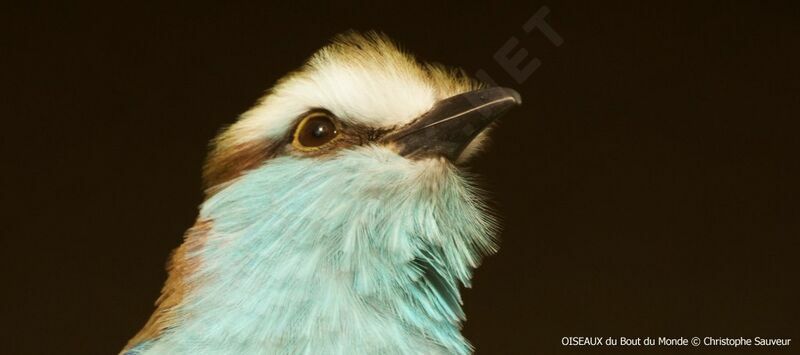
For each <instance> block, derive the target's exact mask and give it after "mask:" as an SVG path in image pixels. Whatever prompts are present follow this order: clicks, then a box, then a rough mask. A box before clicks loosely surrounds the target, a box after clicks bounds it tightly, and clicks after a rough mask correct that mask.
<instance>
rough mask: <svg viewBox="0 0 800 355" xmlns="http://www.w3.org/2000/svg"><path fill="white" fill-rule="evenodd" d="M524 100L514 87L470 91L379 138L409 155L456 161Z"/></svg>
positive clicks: (404, 154)
mask: <svg viewBox="0 0 800 355" xmlns="http://www.w3.org/2000/svg"><path fill="white" fill-rule="evenodd" d="M521 103H522V99H521V98H520V96H519V94H518V93H517V92H516V91H514V90H512V89H507V88H501V87H493V88H488V89H481V90H476V91H470V92H467V93H464V94H460V95H456V96H453V97H450V98H447V99H444V100H442V101H439V102H437V103H436V104H435V105H434V106H433V108H431V110H430V111H428V112H427V113H425V114H424V115H422V116H420V117H419V118H418V119H416V120H415V121H414V122H411V123H410V124H408V125H406V126H404V127H401V128H399V129H397V130H395V131H392V132H390V133H388V134H387V135H386V136H384V137H383V138H381V139H380V141H381V142H383V143H393V144H395V145H396V146H397V149H398V153H399V154H400V155H403V156H406V157H413V158H420V157H427V156H432V155H433V156H436V155H438V156H443V157H445V158H447V159H449V160H451V161H455V160H457V159H458V157H459V156H460V155H461V152H463V151H464V148H466V147H467V145H469V143H470V142H472V140H473V139H475V137H477V136H478V134H480V133H481V132H482V131H483V130H484V129H486V127H487V126H489V124H491V123H492V122H494V120H496V119H497V118H498V117H500V116H502V115H503V114H504V113H506V112H507V111H508V110H509V109H511V108H512V107H515V106H518V105H520V104H521Z"/></svg>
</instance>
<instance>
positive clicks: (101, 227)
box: [0, 1, 800, 354]
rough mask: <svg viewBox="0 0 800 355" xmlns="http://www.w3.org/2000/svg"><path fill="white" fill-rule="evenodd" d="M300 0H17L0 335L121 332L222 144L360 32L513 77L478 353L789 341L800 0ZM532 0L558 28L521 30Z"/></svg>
mask: <svg viewBox="0 0 800 355" xmlns="http://www.w3.org/2000/svg"><path fill="white" fill-rule="evenodd" d="M292 3H294V4H295V6H296V7H291V8H289V7H286V6H285V5H278V4H269V3H266V2H265V3H263V4H261V5H259V6H233V5H223V4H217V5H202V4H197V3H194V4H189V3H187V4H184V5H165V6H142V5H136V6H134V5H130V6H122V5H101V4H88V3H85V4H81V5H66V4H58V3H53V4H42V5H31V4H28V5H8V4H6V5H3V9H2V11H1V12H2V13H3V15H2V17H3V18H2V21H0V23H1V24H0V26H2V48H3V49H2V52H3V54H2V59H0V60H2V61H3V63H2V72H3V74H2V75H3V78H2V82H3V87H4V92H3V93H2V98H1V99H0V100H1V101H2V102H3V110H2V112H3V136H4V138H3V146H5V149H4V150H6V152H5V154H3V155H4V159H3V164H2V166H3V168H2V172H3V173H2V179H3V188H2V190H3V192H2V196H3V199H2V207H3V211H2V216H3V222H2V240H1V241H0V243H1V244H0V253H2V254H0V260H1V261H0V262H2V265H0V267H1V268H2V270H3V277H2V283H3V291H2V292H0V295H2V296H0V297H2V299H1V301H2V303H0V304H1V305H2V308H3V310H2V311H3V313H2V314H3V317H2V323H3V327H4V328H7V329H3V330H2V331H0V334H2V337H3V340H2V344H3V345H2V348H3V350H2V351H1V352H3V353H9V354H27V353H76V354H109V353H114V352H116V351H118V350H119V349H120V348H121V347H122V346H123V344H124V343H125V342H126V340H127V339H128V338H129V337H130V336H131V335H133V334H134V333H135V332H136V331H137V330H138V329H139V327H140V326H142V325H143V323H144V322H145V320H146V318H147V317H148V315H149V314H150V312H151V311H152V304H153V301H154V300H155V299H156V297H157V295H158V292H159V288H160V287H161V284H162V282H163V281H164V278H165V272H164V269H163V267H164V262H165V260H166V258H167V255H168V253H169V251H170V250H171V249H173V248H175V247H176V246H177V245H178V244H179V242H180V240H181V235H182V233H183V231H184V230H185V229H186V228H187V227H189V226H190V225H191V224H192V222H193V219H194V218H195V214H196V211H197V210H196V208H197V205H198V204H199V202H200V201H201V189H200V167H201V163H202V160H203V157H204V153H205V151H206V143H207V141H208V140H209V139H211V138H212V136H213V135H214V134H215V132H216V131H217V130H218V129H219V128H220V127H221V126H222V125H224V124H227V123H230V122H232V121H233V120H234V119H235V117H236V116H237V114H239V113H241V112H242V111H244V110H245V109H247V108H248V107H249V105H251V104H252V103H253V102H254V100H255V99H256V98H257V97H259V95H260V94H261V92H262V91H263V90H264V89H266V88H268V87H269V86H270V85H271V84H272V83H273V82H274V81H275V80H276V79H277V78H279V77H280V76H281V75H283V74H285V73H286V72H288V71H290V70H292V69H293V68H295V67H297V66H298V65H300V64H301V63H302V62H303V61H304V60H305V58H306V57H307V56H309V55H310V54H311V53H312V52H313V51H314V50H316V49H317V48H319V47H320V46H322V45H323V44H324V43H325V42H326V40H327V39H328V38H329V37H331V36H332V35H333V34H335V33H337V32H341V31H343V30H346V29H349V28H356V29H362V30H363V29H379V30H383V31H385V32H387V33H388V34H389V35H391V36H392V37H394V38H395V39H396V40H397V41H399V42H400V43H401V44H403V45H404V46H405V47H406V48H408V49H409V50H411V51H413V52H415V53H416V54H417V55H419V56H420V57H421V58H423V59H426V60H432V61H439V62H443V63H447V64H451V65H457V66H462V67H463V68H465V69H466V70H467V71H468V72H475V71H476V70H478V69H485V70H486V71H487V72H488V73H489V74H491V75H492V77H494V79H495V80H496V81H498V82H499V83H500V84H503V85H506V86H511V87H514V88H516V89H517V90H519V91H520V92H521V93H522V96H523V98H524V102H525V103H524V106H523V107H522V108H521V109H518V110H517V111H516V112H514V113H512V114H510V115H509V116H507V118H506V119H505V120H503V122H502V123H501V125H500V127H499V129H497V130H496V132H495V139H494V141H493V144H492V147H491V149H490V150H489V151H488V152H487V153H486V154H484V155H483V156H482V157H480V158H479V159H477V160H476V161H475V163H474V164H473V170H475V171H477V172H479V173H480V174H482V175H483V177H484V180H485V181H484V182H485V186H486V187H487V188H488V189H489V190H491V191H492V192H493V194H492V196H493V204H494V205H495V206H496V209H497V210H498V211H499V213H500V214H501V215H502V216H503V220H504V222H503V224H504V232H503V234H502V243H503V244H502V246H503V249H502V251H501V252H500V253H499V254H498V255H497V256H494V257H491V258H489V259H488V260H486V262H485V264H484V265H483V266H482V267H481V268H480V269H479V270H478V271H477V274H476V276H475V282H474V289H471V290H467V291H466V292H465V302H466V306H465V308H466V312H467V314H468V318H469V321H468V322H467V323H466V327H465V330H464V331H465V333H466V335H467V337H468V338H469V339H470V340H471V341H472V342H473V343H474V344H475V345H476V347H477V348H478V351H479V353H482V354H501V353H540V354H554V353H574V354H577V353H591V352H594V351H596V350H595V349H587V348H568V347H563V346H561V345H560V341H561V337H563V336H629V337H641V336H671V337H678V336H684V337H692V336H701V337H702V336H731V337H738V336H744V337H755V336H762V337H792V338H794V340H793V342H795V344H794V345H793V346H792V347H791V348H783V349H772V350H779V351H780V352H782V353H789V352H795V353H797V352H798V346H800V344H797V342H798V341H800V332H799V331H798V330H800V326H798V316H800V314H798V305H797V303H798V299H800V297H799V296H800V294H798V287H797V283H798V274H797V270H798V269H800V265H798V257H797V254H798V231H799V230H798V220H799V218H798V217H799V215H798V205H797V198H798V194H797V188H796V187H797V186H796V185H797V182H798V177H800V174H798V172H799V171H798V164H797V161H798V156H797V154H798V152H800V149H798V148H800V144H798V143H797V136H798V130H797V128H798V125H797V123H796V121H797V120H798V113H800V110H798V108H800V107H798V106H800V105H798V104H799V103H800V70H798V65H799V63H800V60H798V54H800V52H798V42H800V41H799V40H798V39H799V38H800V37H799V35H800V21H798V18H800V16H799V15H800V12H798V7H797V6H791V7H790V6H788V5H781V4H780V3H773V4H771V5H763V4H760V3H755V2H747V3H744V2H742V3H738V4H736V5H732V4H731V3H730V2H714V3H704V4H703V5H702V6H701V5H696V4H695V5H690V4H689V3H685V4H669V5H664V4H662V5H658V6H653V5H648V6H644V5H637V4H631V3H629V4H617V3H614V4H610V3H607V2H593V3H594V4H587V3H584V4H580V5H579V4H564V3H561V2H557V1H546V2H541V1H529V2H517V3H501V2H498V3H491V4H490V3H488V2H487V3H482V4H464V3H456V2H453V3H441V2H438V1H428V2H425V3H422V4H416V5H408V6H407V7H404V8H394V7H389V6H376V5H368V4H366V3H363V4H359V5H344V4H326V3H319V4H306V5H301V4H299V3H297V2H294V1H292ZM542 5H547V6H549V8H550V10H551V14H550V15H549V16H548V18H547V19H548V21H549V23H550V24H551V25H552V26H553V27H554V28H555V29H556V31H557V32H558V33H559V34H560V35H561V36H562V37H563V38H564V41H565V42H564V44H563V45H562V46H560V47H555V46H553V45H552V44H551V43H550V42H549V41H547V39H546V38H545V37H544V36H542V35H541V34H540V33H537V32H535V31H534V32H532V33H531V34H529V35H526V34H525V33H524V32H523V31H522V29H521V25H522V24H523V23H524V22H525V21H526V20H527V19H528V18H529V17H530V16H531V15H533V14H534V13H535V12H536V10H538V9H539V8H540V7H541V6H542ZM511 36H516V37H517V38H519V40H520V42H521V46H523V47H525V48H527V50H528V51H529V53H530V55H531V56H536V57H538V58H539V59H540V60H541V61H542V66H541V67H540V68H539V69H538V70H537V71H536V72H535V73H534V74H533V76H532V77H531V78H530V79H529V80H528V81H526V82H525V83H523V84H521V85H517V84H516V83H515V82H514V81H513V80H512V79H511V77H509V76H508V75H507V74H505V73H504V71H503V70H502V69H501V68H500V66H498V65H497V64H496V63H495V62H494V60H493V59H492V55H493V53H495V51H497V50H498V49H499V48H500V47H501V46H502V45H503V44H504V43H505V42H506V41H507V40H508V39H509V38H510V37H511ZM755 350H758V351H759V352H763V351H764V349H751V351H755ZM615 351H616V352H626V353H631V352H634V350H622V349H617V350H615ZM639 351H641V349H639ZM648 352H650V353H652V352H662V353H665V352H675V353H680V352H695V353H696V352H705V353H718V352H720V349H704V350H698V349H691V348H689V349H660V350H659V349H649V350H648Z"/></svg>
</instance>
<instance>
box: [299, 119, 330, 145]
mask: <svg viewBox="0 0 800 355" xmlns="http://www.w3.org/2000/svg"><path fill="white" fill-rule="evenodd" d="M338 133H339V132H338V131H337V128H336V124H334V122H333V119H332V118H331V117H329V116H328V115H325V114H312V115H310V116H308V117H306V118H304V119H303V120H302V121H301V122H300V124H299V125H298V127H297V131H296V133H295V140H294V144H295V146H296V147H298V148H300V149H306V148H316V147H320V146H322V145H324V144H326V143H328V142H330V141H331V140H333V138H335V137H336V135H337V134H338Z"/></svg>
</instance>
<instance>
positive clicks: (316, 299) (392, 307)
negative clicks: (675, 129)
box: [154, 155, 492, 354]
mask: <svg viewBox="0 0 800 355" xmlns="http://www.w3.org/2000/svg"><path fill="white" fill-rule="evenodd" d="M392 156H395V157H396V155H389V156H386V157H382V159H383V160H382V161H381V164H382V165H381V170H380V171H378V172H377V173H375V172H367V176H368V177H364V181H378V182H379V185H378V186H380V187H382V189H381V190H379V191H381V192H382V193H381V194H375V192H374V191H375V186H371V185H370V183H362V184H353V182H351V181H337V180H333V182H327V184H328V185H322V186H320V185H312V184H306V185H302V186H303V187H304V189H301V190H297V189H295V190H293V189H292V188H291V187H286V186H275V185H276V184H277V185H279V184H281V183H283V184H285V182H286V181H291V182H297V181H303V179H309V176H308V173H306V175H304V176H293V175H288V176H287V175H282V174H281V173H283V172H285V173H286V174H289V173H288V172H302V171H304V169H306V170H305V171H308V170H309V169H311V168H309V167H303V166H289V167H287V168H286V169H280V170H278V169H276V168H273V169H272V170H270V171H268V172H264V173H260V172H258V171H256V172H254V173H252V174H249V175H246V176H244V177H243V178H242V179H241V180H239V181H237V182H236V185H235V186H231V187H230V188H228V189H224V190H221V191H220V192H218V193H217V194H216V195H215V196H213V197H212V198H211V199H209V200H208V201H206V203H205V204H204V206H203V208H202V210H201V216H200V218H201V219H203V220H208V221H210V222H209V223H210V224H211V227H210V228H209V229H208V232H207V234H206V236H205V240H204V241H203V242H202V243H198V244H202V246H201V247H198V248H196V251H194V252H190V253H188V256H187V257H189V258H197V260H199V262H198V266H197V267H196V268H195V269H193V270H192V273H191V274H190V275H188V276H187V277H186V280H185V281H186V282H187V283H190V284H193V285H196V286H195V287H194V289H193V290H192V291H191V292H188V294H187V296H186V297H185V299H184V300H183V301H182V302H181V303H180V306H179V308H178V312H177V314H178V317H179V318H180V321H179V324H178V325H176V326H175V327H174V328H173V330H172V331H171V332H170V334H168V335H167V336H165V337H162V338H161V339H160V340H159V342H157V343H156V344H155V345H154V348H155V349H157V350H159V351H165V352H177V351H179V350H182V349H185V350H189V351H191V347H192V346H194V347H197V346H198V344H202V346H203V347H204V348H205V349H211V350H216V351H220V352H230V353H248V352H263V351H265V350H267V351H268V352H270V351H269V350H270V349H271V350H272V351H271V352H278V353H301V352H303V353H305V352H310V353H387V354H393V353H432V354H435V353H456V354H463V353H468V352H469V351H470V345H469V343H468V342H467V341H466V340H465V339H464V338H463V336H462V335H461V334H460V328H461V321H462V320H463V313H462V311H461V300H460V295H459V286H460V285H467V286H468V285H469V280H470V277H471V270H472V269H473V268H474V267H475V266H477V263H478V260H479V258H480V255H481V254H482V253H486V252H487V251H491V250H492V243H491V238H490V237H489V235H490V233H489V229H490V222H489V221H488V220H487V219H486V217H485V216H484V215H483V213H481V208H480V206H478V205H476V203H475V201H476V198H475V197H474V196H472V195H471V193H470V189H469V188H468V185H466V183H465V182H464V181H463V179H461V178H460V177H459V176H457V175H445V177H442V176H441V174H443V172H442V171H439V170H434V171H431V169H422V168H421V169H419V170H418V171H411V172H409V171H408V167H405V166H404V167H402V168H404V169H405V170H402V169H400V168H399V167H398V169H397V170H392V168H393V167H394V166H393V165H392V164H393V162H392V160H391V159H392ZM341 161H342V160H340V163H339V164H338V165H336V166H335V167H332V168H331V169H334V168H335V171H334V170H332V171H324V170H322V171H321V172H319V173H320V174H322V175H325V176H326V177H327V176H335V174H334V173H341V170H342V169H344V170H345V171H348V170H347V169H348V166H346V164H345V166H342V163H341ZM347 161H348V160H344V162H347ZM301 163H302V162H294V161H289V162H283V163H282V164H286V165H292V164H295V165H296V164H301ZM316 164H317V165H315V166H314V167H313V168H314V169H318V171H319V169H321V168H320V167H319V164H324V163H316ZM398 164H401V163H398ZM402 164H406V163H405V162H403V163H402ZM353 171H357V170H355V169H354V170H353ZM386 174H388V175H389V176H385V175H386ZM425 174H437V175H436V176H433V177H431V176H426V175H425ZM409 175H411V176H409ZM356 176H358V175H356ZM311 178H312V179H313V178H314V177H313V176H312V177H311ZM370 179H371V180H370ZM391 179H399V180H400V181H398V182H392V181H387V180H391ZM410 179H413V182H414V184H407V185H403V184H402V183H403V182H404V181H405V180H410ZM318 181H332V180H331V179H328V180H324V179H319V180H318ZM427 181H433V182H435V183H430V184H427V183H425V182H427ZM336 184H338V185H336ZM385 186H401V187H403V186H411V187H404V188H401V189H397V190H391V189H387V188H385ZM343 191H347V193H343ZM289 195H290V196H291V197H290V198H289V197H288V196H289ZM188 242H189V241H187V243H188ZM185 347H189V348H185ZM212 352H213V351H212Z"/></svg>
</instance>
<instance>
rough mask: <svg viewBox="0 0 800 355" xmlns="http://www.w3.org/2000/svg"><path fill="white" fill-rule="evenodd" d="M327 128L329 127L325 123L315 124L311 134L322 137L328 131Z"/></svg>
mask: <svg viewBox="0 0 800 355" xmlns="http://www.w3.org/2000/svg"><path fill="white" fill-rule="evenodd" d="M328 128H329V127H328V126H327V125H324V124H317V125H316V127H314V132H313V133H312V134H313V135H314V137H317V138H322V137H324V136H326V135H327V134H328V133H329V132H330V131H329V130H328Z"/></svg>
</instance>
